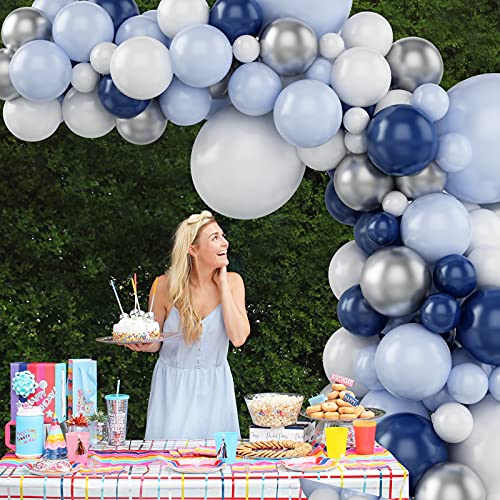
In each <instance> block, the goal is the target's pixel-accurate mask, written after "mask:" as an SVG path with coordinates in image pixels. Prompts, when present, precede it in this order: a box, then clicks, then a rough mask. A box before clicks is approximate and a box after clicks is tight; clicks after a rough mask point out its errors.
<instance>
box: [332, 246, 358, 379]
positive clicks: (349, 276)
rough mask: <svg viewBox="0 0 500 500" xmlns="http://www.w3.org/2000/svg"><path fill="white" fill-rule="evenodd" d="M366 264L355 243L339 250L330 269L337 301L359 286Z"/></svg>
mask: <svg viewBox="0 0 500 500" xmlns="http://www.w3.org/2000/svg"><path fill="white" fill-rule="evenodd" d="M365 262H366V255H365V254H364V253H363V251H362V250H361V249H360V248H359V247H358V245H356V242H355V241H349V243H346V244H345V245H343V246H341V247H340V248H339V249H338V250H337V252H336V253H335V255H334V256H333V257H332V260H331V261H330V266H329V268H328V281H329V282H330V288H331V289H332V292H333V294H334V295H335V297H337V299H340V297H341V296H342V294H343V293H344V292H345V291H346V290H347V289H348V288H351V286H354V285H359V283H360V282H361V271H362V270H363V266H364V264H365ZM339 375H341V374H339Z"/></svg>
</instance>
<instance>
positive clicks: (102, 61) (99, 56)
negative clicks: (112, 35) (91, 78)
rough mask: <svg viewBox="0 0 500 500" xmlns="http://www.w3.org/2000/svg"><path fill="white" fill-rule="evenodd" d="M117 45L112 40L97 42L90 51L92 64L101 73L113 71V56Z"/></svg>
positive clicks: (107, 73) (106, 73)
mask: <svg viewBox="0 0 500 500" xmlns="http://www.w3.org/2000/svg"><path fill="white" fill-rule="evenodd" d="M115 50H116V45H115V44H114V43H112V42H103V43H99V44H97V45H96V46H95V47H94V48H93V49H92V52H91V53H90V64H91V65H92V67H93V68H94V69H95V70H96V71H97V72H98V73H100V74H101V75H109V73H110V72H111V58H112V57H113V54H114V53H115Z"/></svg>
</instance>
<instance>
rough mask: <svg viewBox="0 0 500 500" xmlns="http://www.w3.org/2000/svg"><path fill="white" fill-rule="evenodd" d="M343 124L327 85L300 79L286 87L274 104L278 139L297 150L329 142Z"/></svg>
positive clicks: (340, 111) (334, 96)
mask: <svg viewBox="0 0 500 500" xmlns="http://www.w3.org/2000/svg"><path fill="white" fill-rule="evenodd" d="M341 123H342V106H341V104H340V99H339V98H338V96H337V94H336V93H335V92H334V91H333V89H332V88H331V87H329V86H328V85H326V84H324V83H322V82H318V81H316V80H300V81H298V82H294V83H292V84H290V85H289V86H288V87H286V88H285V89H284V90H283V91H282V92H281V94H280V95H279V97H278V99H277V100H276V104H275V105H274V124H275V125H276V128H277V129H278V132H279V133H280V135H281V137H283V139H285V141H287V142H288V143H290V144H293V145H294V146H298V147H300V148H315V147H317V146H321V145H322V144H325V142H328V141H329V140H330V139H331V138H332V137H333V136H334V135H335V134H336V133H337V132H338V130H339V128H340V125H341Z"/></svg>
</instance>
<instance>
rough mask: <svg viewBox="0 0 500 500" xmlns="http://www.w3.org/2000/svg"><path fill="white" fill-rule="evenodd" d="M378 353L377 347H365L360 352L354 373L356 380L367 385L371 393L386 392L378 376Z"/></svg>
mask: <svg viewBox="0 0 500 500" xmlns="http://www.w3.org/2000/svg"><path fill="white" fill-rule="evenodd" d="M376 352H377V346H376V345H369V346H366V347H363V349H361V351H359V353H358V357H357V359H356V363H355V364H354V373H355V376H356V380H358V381H359V382H361V383H362V384H364V385H366V387H368V389H370V391H382V390H384V386H383V385H382V384H381V383H380V380H379V379H378V376H377V371H376V370H375V353H376ZM384 392H385V391H384ZM391 397H392V396H391Z"/></svg>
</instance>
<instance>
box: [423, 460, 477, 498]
mask: <svg viewBox="0 0 500 500" xmlns="http://www.w3.org/2000/svg"><path fill="white" fill-rule="evenodd" d="M415 500H486V489H485V487H484V485H483V483H482V482H481V479H480V478H479V476H478V475H477V474H476V473H475V472H474V471H473V470H472V469H471V468H470V467H467V465H463V464H459V463H453V462H447V463H441V464H437V465H434V467H432V468H431V469H429V470H428V471H427V472H426V473H425V474H424V475H423V476H422V479H420V481H419V482H418V485H417V490H416V493H415Z"/></svg>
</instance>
